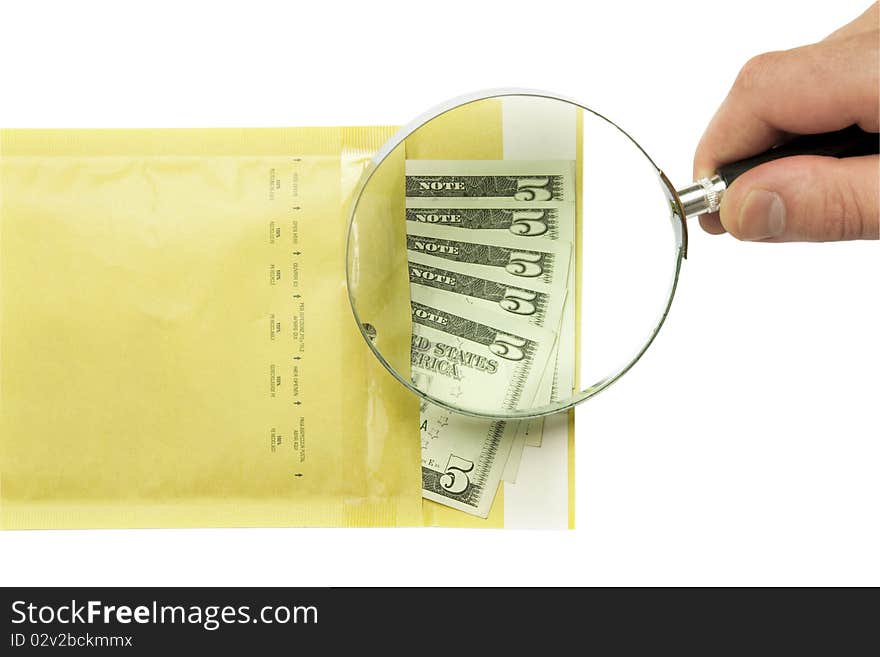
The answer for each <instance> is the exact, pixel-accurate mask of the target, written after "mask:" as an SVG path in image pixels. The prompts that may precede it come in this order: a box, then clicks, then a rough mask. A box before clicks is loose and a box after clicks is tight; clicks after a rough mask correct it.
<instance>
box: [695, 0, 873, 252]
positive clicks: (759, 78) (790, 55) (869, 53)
mask: <svg viewBox="0 0 880 657" xmlns="http://www.w3.org/2000/svg"><path fill="white" fill-rule="evenodd" d="M878 20H880V10H878V3H875V4H873V5H871V7H870V8H869V9H868V10H867V11H866V12H865V13H864V14H862V15H861V16H859V17H858V18H857V19H856V20H854V21H853V22H852V23H849V24H848V25H845V26H844V27H842V28H840V29H839V30H837V31H836V32H834V33H832V34H831V35H830V36H828V37H827V38H826V39H824V40H823V41H820V42H819V43H816V44H813V45H809V46H802V47H800V48H794V49H792V50H786V51H781V52H770V53H765V54H763V55H758V56H757V57H754V58H752V59H751V60H749V61H748V62H747V63H746V65H745V66H743V68H742V70H741V71H740V73H739V76H738V77H737V79H736V81H735V82H734V84H733V87H732V88H731V90H730V93H729V94H728V95H727V98H725V100H724V102H723V103H722V104H721V106H720V107H719V108H718V111H717V112H716V113H715V116H714V117H713V118H712V120H711V121H710V122H709V125H708V127H707V128H706V132H705V133H704V134H703V137H702V139H700V143H699V145H698V146H697V151H696V154H695V155H694V180H697V179H699V178H702V177H704V176H711V175H712V174H713V173H714V172H715V171H716V169H717V168H718V167H719V166H720V165H722V164H726V163H729V162H735V161H737V160H740V159H742V158H745V157H748V156H751V155H755V154H757V153H760V152H762V151H764V150H766V149H767V148H769V147H771V146H773V145H774V144H777V143H779V142H781V141H784V140H785V138H786V137H787V136H790V135H792V134H814V133H820V132H830V131H833V130H839V129H841V128H845V127H847V126H849V125H852V124H853V123H856V124H858V125H859V126H860V127H861V128H862V129H863V130H867V131H869V132H878V131H880V70H878V69H880V23H878ZM878 197H880V157H878V156H877V155H869V156H864V157H853V158H844V159H836V158H831V157H819V156H813V155H799V156H796V157H787V158H783V159H779V160H775V161H772V162H766V163H764V164H761V165H760V166H757V167H755V168H754V169H751V170H750V171H747V172H746V173H744V174H742V175H741V176H740V177H739V178H737V179H736V180H735V181H734V182H733V183H732V184H731V186H730V188H729V189H728V190H727V191H725V193H724V196H723V197H722V200H721V211H720V213H714V214H709V215H703V216H701V217H700V225H702V227H703V228H704V229H705V230H706V231H707V232H709V233H713V234H720V233H723V232H725V231H726V232H729V233H730V234H731V235H733V236H734V237H736V238H738V239H741V240H751V241H761V242H791V241H810V242H823V241H830V240H853V239H877V238H878V234H880V198H878ZM719 214H720V217H719Z"/></svg>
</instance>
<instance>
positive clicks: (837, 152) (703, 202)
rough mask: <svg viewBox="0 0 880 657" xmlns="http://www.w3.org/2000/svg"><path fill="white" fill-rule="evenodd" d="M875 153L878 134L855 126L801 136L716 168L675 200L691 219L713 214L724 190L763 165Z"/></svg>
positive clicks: (879, 148)
mask: <svg viewBox="0 0 880 657" xmlns="http://www.w3.org/2000/svg"><path fill="white" fill-rule="evenodd" d="M878 152H880V135H878V134H877V133H876V132H866V131H864V130H862V129H861V128H860V127H858V126H857V125H851V126H849V127H848V128H844V129H843V130H837V131H835V132H823V133H821V134H818V135H801V136H798V137H795V138H794V139H791V140H790V141H787V142H785V143H784V144H779V145H778V146H774V147H773V148H770V149H768V150H766V151H764V152H763V153H759V154H758V155H753V156H752V157H747V158H745V159H742V160H739V161H738V162H732V163H730V164H725V165H724V166H722V167H719V169H718V172H717V173H716V174H715V175H714V176H712V177H711V178H701V179H700V180H698V181H697V182H695V183H694V184H693V185H689V186H688V187H685V188H684V189H681V190H679V191H678V197H679V199H680V200H681V204H682V208H683V209H684V213H685V216H687V217H695V216H697V215H700V214H705V213H707V212H717V211H718V208H719V207H720V206H721V197H722V196H723V195H724V191H725V190H726V189H727V187H728V186H729V185H730V184H731V183H733V181H734V180H736V179H737V178H739V177H740V176H741V175H742V174H744V173H745V172H746V171H748V170H749V169H754V168H755V167H756V166H758V165H759V164H763V163H764V162H771V161H773V160H778V159H780V158H783V157H791V156H793V155H824V156H827V157H858V156H860V155H876V154H877V153H878Z"/></svg>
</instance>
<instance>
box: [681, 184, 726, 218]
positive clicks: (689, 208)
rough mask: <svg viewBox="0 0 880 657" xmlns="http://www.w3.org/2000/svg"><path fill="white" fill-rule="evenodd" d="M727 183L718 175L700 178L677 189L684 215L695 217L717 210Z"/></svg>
mask: <svg viewBox="0 0 880 657" xmlns="http://www.w3.org/2000/svg"><path fill="white" fill-rule="evenodd" d="M726 189H727V185H726V184H725V183H724V180H723V179H722V178H721V176H719V175H717V174H716V175H714V176H712V177H711V178H700V179H699V180H698V181H697V182H695V183H693V184H692V185H688V186H687V187H684V188H682V189H679V190H678V191H677V192H676V194H678V198H679V200H680V201H681V207H682V209H683V210H684V216H685V217H696V216H697V215H701V214H706V213H709V212H718V210H719V208H720V207H721V197H722V196H724V190H726Z"/></svg>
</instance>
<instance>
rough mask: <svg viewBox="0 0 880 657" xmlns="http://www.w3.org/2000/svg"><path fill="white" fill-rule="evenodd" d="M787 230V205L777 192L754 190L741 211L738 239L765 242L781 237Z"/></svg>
mask: <svg viewBox="0 0 880 657" xmlns="http://www.w3.org/2000/svg"><path fill="white" fill-rule="evenodd" d="M784 230H785V203H783V202H782V197H781V196H779V194H777V193H776V192H768V191H767V190H765V189H753V190H752V191H750V192H749V194H748V196H746V200H745V202H743V204H742V208H741V209H740V211H739V233H738V237H739V238H740V239H744V240H763V239H767V238H768V237H779V236H780V235H782V232H783V231H784Z"/></svg>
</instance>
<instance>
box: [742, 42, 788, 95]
mask: <svg viewBox="0 0 880 657" xmlns="http://www.w3.org/2000/svg"><path fill="white" fill-rule="evenodd" d="M776 61H777V53H775V52H765V53H761V54H760V55H755V56H754V57H752V58H751V59H750V60H748V61H747V62H746V63H745V64H744V65H743V67H742V68H741V69H740V71H739V74H738V75H737V76H736V81H735V82H734V83H733V88H734V90H737V91H740V92H743V93H748V92H751V91H754V90H756V89H760V88H761V86H762V84H763V81H764V80H765V79H766V77H767V73H768V71H770V70H771V69H772V68H773V66H774V65H775V63H776Z"/></svg>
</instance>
